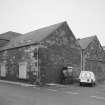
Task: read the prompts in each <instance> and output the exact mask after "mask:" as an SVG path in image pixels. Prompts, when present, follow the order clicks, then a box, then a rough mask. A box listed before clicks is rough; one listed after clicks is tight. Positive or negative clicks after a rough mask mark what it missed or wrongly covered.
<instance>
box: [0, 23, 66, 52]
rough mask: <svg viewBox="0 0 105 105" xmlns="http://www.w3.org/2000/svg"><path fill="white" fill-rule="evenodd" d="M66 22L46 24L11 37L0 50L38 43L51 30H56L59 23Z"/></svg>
mask: <svg viewBox="0 0 105 105" xmlns="http://www.w3.org/2000/svg"><path fill="white" fill-rule="evenodd" d="M64 23H66V22H61V23H57V24H54V25H51V26H47V27H45V28H41V29H38V30H35V31H32V32H28V33H26V34H24V35H22V36H19V37H16V38H14V39H11V41H10V42H9V43H8V45H6V46H5V47H2V48H1V49H0V50H1V51H2V50H5V49H10V48H15V47H21V46H25V45H30V44H34V43H39V42H41V41H42V40H44V39H45V38H46V37H47V36H49V35H50V34H51V33H52V32H54V31H56V29H58V28H59V27H60V26H61V25H63V24H64Z"/></svg>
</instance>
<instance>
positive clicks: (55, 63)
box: [0, 22, 105, 83]
mask: <svg viewBox="0 0 105 105" xmlns="http://www.w3.org/2000/svg"><path fill="white" fill-rule="evenodd" d="M1 36H2V37H0V40H2V42H1V41H0V46H1V47H0V77H1V79H8V80H14V81H20V80H26V81H31V80H32V79H34V81H40V82H42V83H48V82H59V81H60V71H61V69H62V67H64V66H72V67H73V70H74V71H75V73H74V74H75V77H78V73H79V72H80V70H93V71H94V72H95V73H96V75H97V77H99V78H98V79H103V78H104V72H105V70H104V65H105V64H104V61H105V60H104V58H105V57H104V55H105V54H104V52H103V48H102V47H101V44H100V42H99V41H98V39H97V37H96V36H93V37H88V38H83V39H80V40H77V39H76V38H75V36H74V34H73V32H72V31H71V29H70V28H69V26H68V24H67V22H61V23H58V24H54V25H51V26H48V27H45V28H41V29H38V30H35V31H32V32H29V33H26V34H24V35H22V34H19V33H15V32H7V33H4V34H2V35H1ZM8 37H9V38H8ZM100 75H102V76H100Z"/></svg>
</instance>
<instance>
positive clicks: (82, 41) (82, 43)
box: [77, 36, 96, 49]
mask: <svg viewBox="0 0 105 105" xmlns="http://www.w3.org/2000/svg"><path fill="white" fill-rule="evenodd" d="M95 37H96V36H90V37H86V38H82V39H78V40H77V41H78V42H79V45H80V47H81V48H82V49H86V48H87V47H88V45H89V44H90V43H91V42H92V40H93V39H94V38H95Z"/></svg>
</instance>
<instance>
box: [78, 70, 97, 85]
mask: <svg viewBox="0 0 105 105" xmlns="http://www.w3.org/2000/svg"><path fill="white" fill-rule="evenodd" d="M79 80H80V81H79V82H80V86H84V85H91V86H92V87H93V86H95V81H96V79H95V75H94V73H93V72H92V71H81V72H80V75H79Z"/></svg>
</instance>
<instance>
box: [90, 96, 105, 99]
mask: <svg viewBox="0 0 105 105" xmlns="http://www.w3.org/2000/svg"><path fill="white" fill-rule="evenodd" d="M90 97H91V98H96V99H104V100H105V97H101V96H90Z"/></svg>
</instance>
